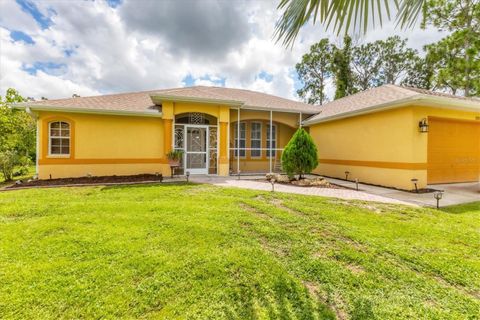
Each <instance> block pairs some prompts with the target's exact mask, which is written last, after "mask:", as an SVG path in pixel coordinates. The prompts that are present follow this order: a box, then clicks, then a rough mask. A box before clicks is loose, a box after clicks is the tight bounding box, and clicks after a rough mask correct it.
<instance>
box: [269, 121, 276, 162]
mask: <svg viewBox="0 0 480 320" xmlns="http://www.w3.org/2000/svg"><path fill="white" fill-rule="evenodd" d="M270 142H271V144H272V149H274V150H272V156H273V157H275V155H276V154H277V152H276V150H275V149H276V148H277V126H276V125H273V126H272V139H270V125H267V157H270Z"/></svg>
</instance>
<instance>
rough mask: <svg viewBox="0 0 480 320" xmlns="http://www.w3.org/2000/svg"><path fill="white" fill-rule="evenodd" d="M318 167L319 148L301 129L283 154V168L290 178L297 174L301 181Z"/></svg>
mask: <svg viewBox="0 0 480 320" xmlns="http://www.w3.org/2000/svg"><path fill="white" fill-rule="evenodd" d="M317 165H318V157H317V147H316V146H315V143H314V142H313V139H312V137H311V136H310V135H309V134H308V133H307V132H306V131H305V130H304V129H303V128H299V129H298V130H297V131H296V132H295V134H294V135H293V137H292V139H290V141H289V142H288V144H287V146H286V147H285V150H284V151H283V154H282V167H283V170H285V171H286V172H287V174H288V176H289V177H293V176H294V175H295V174H298V175H299V178H300V179H301V178H302V177H303V175H304V174H307V173H310V172H312V170H313V169H315V168H316V167H317Z"/></svg>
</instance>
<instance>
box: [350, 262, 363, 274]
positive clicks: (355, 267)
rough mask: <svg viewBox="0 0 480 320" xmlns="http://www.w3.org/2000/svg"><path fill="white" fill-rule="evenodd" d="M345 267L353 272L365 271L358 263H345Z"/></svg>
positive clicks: (360, 272)
mask: <svg viewBox="0 0 480 320" xmlns="http://www.w3.org/2000/svg"><path fill="white" fill-rule="evenodd" d="M346 267H347V269H348V270H350V272H351V273H353V274H362V273H365V269H363V267H362V266H359V265H356V264H347V265H346Z"/></svg>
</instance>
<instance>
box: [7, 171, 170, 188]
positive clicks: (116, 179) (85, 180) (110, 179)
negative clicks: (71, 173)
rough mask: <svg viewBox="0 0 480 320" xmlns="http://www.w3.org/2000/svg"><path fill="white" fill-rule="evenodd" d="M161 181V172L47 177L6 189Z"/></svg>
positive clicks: (23, 182)
mask: <svg viewBox="0 0 480 320" xmlns="http://www.w3.org/2000/svg"><path fill="white" fill-rule="evenodd" d="M150 181H151V182H157V181H158V182H161V181H163V177H162V175H161V174H159V175H155V174H138V175H134V176H99V177H94V176H92V177H79V178H64V179H45V180H29V181H22V183H18V184H17V183H15V184H13V185H11V186H9V187H6V189H14V188H24V187H43V186H65V185H84V184H110V183H125V182H129V183H132V182H150Z"/></svg>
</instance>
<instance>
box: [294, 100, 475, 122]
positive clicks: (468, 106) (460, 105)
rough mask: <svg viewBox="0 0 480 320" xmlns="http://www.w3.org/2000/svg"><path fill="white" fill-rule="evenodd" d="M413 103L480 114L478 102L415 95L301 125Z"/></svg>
mask: <svg viewBox="0 0 480 320" xmlns="http://www.w3.org/2000/svg"><path fill="white" fill-rule="evenodd" d="M414 103H417V104H418V105H422V106H430V107H436V108H444V109H452V110H461V111H474V112H479V114H480V102H476V101H471V100H463V101H462V100H460V99H458V101H457V100H455V104H453V105H452V98H447V97H433V96H428V95H416V96H413V97H409V98H405V99H400V100H397V101H393V102H386V103H382V104H377V105H374V106H371V107H368V108H364V109H361V110H355V111H351V112H345V113H341V114H338V115H334V116H331V117H325V118H321V119H316V120H313V119H312V120H306V121H304V122H303V125H305V126H311V125H313V124H317V123H323V122H329V121H335V120H340V119H345V118H350V117H354V116H359V115H364V114H369V113H374V112H380V111H385V110H390V109H395V108H401V107H405V106H408V105H412V104H414Z"/></svg>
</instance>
